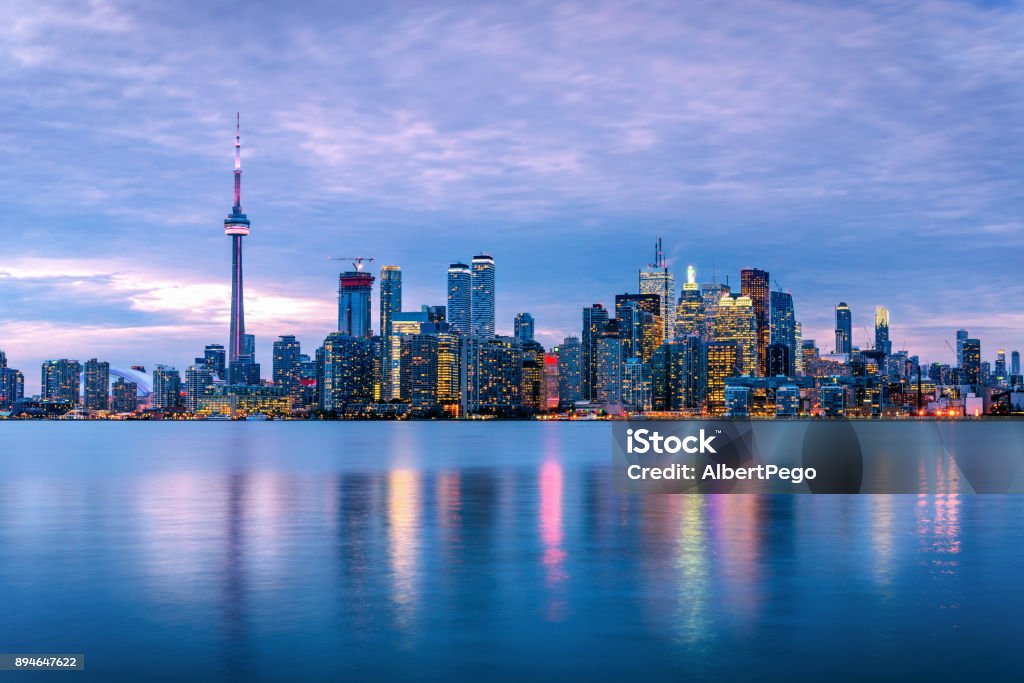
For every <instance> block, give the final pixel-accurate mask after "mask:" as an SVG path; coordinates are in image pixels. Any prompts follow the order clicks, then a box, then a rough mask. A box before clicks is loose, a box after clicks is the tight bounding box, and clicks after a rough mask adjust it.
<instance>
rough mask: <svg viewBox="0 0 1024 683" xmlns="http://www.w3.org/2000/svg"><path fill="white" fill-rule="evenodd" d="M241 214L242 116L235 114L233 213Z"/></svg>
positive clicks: (238, 113) (239, 113)
mask: <svg viewBox="0 0 1024 683" xmlns="http://www.w3.org/2000/svg"><path fill="white" fill-rule="evenodd" d="M241 212H242V114H241V112H235V213H241Z"/></svg>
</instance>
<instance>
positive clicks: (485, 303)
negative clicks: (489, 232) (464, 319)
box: [470, 254, 494, 337]
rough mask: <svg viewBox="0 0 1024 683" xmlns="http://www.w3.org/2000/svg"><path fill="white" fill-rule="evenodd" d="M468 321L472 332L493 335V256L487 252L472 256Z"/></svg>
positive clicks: (485, 335) (486, 335)
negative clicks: (471, 282) (470, 298)
mask: <svg viewBox="0 0 1024 683" xmlns="http://www.w3.org/2000/svg"><path fill="white" fill-rule="evenodd" d="M470 321H471V325H470V327H471V330H472V332H473V334H479V335H482V336H484V337H492V336H494V257H492V256H491V255H489V254H477V255H476V256H474V257H473V295H472V300H471V301H470Z"/></svg>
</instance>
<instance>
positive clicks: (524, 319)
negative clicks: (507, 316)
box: [513, 313, 533, 342]
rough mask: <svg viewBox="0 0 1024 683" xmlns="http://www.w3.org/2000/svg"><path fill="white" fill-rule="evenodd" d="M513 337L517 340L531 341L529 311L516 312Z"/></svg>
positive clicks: (531, 325)
mask: <svg viewBox="0 0 1024 683" xmlns="http://www.w3.org/2000/svg"><path fill="white" fill-rule="evenodd" d="M513 325H514V328H515V337H516V339H518V340H519V341H524V342H525V341H533V316H532V315H530V314H529V313H516V318H515V321H514V322H513Z"/></svg>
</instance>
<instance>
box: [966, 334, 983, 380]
mask: <svg viewBox="0 0 1024 683" xmlns="http://www.w3.org/2000/svg"><path fill="white" fill-rule="evenodd" d="M963 370H964V378H965V379H966V381H967V383H968V384H970V385H971V386H973V387H975V388H978V387H980V386H981V385H982V384H983V382H982V376H981V340H980V339H964V343H963Z"/></svg>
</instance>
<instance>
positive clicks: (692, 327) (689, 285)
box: [667, 266, 721, 339]
mask: <svg viewBox="0 0 1024 683" xmlns="http://www.w3.org/2000/svg"><path fill="white" fill-rule="evenodd" d="M719 298H721V297H719ZM694 334H695V335H697V336H703V334H704V297H703V296H702V295H701V292H700V285H698V284H697V273H696V271H695V270H694V269H693V266H690V267H688V268H687V269H686V284H684V285H683V291H682V292H681V293H680V294H679V303H678V304H677V305H676V323H675V338H676V339H682V338H684V337H688V336H690V335H694ZM667 338H669V337H667Z"/></svg>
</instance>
